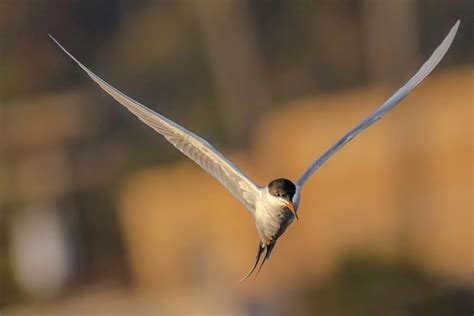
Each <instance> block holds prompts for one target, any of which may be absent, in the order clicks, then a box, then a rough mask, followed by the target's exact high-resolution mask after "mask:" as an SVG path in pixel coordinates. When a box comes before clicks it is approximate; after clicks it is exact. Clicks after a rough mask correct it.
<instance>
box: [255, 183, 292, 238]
mask: <svg viewBox="0 0 474 316" xmlns="http://www.w3.org/2000/svg"><path fill="white" fill-rule="evenodd" d="M284 207H285V202H284V201H282V200H281V199H279V198H277V197H274V196H273V195H271V194H270V193H269V192H268V189H267V188H264V189H262V194H261V199H259V201H258V202H257V203H256V208H255V221H256V223H257V231H258V233H259V235H260V240H261V241H262V242H263V243H265V241H266V240H265V239H266V238H265V237H267V238H271V237H272V236H274V235H275V234H276V232H277V231H278V229H279V228H280V217H281V214H282V211H283V208H284Z"/></svg>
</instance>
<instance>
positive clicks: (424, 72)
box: [295, 20, 459, 205]
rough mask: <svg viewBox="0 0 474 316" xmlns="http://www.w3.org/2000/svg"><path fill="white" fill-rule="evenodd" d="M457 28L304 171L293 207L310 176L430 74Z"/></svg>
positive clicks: (296, 203) (456, 25)
mask: <svg viewBox="0 0 474 316" xmlns="http://www.w3.org/2000/svg"><path fill="white" fill-rule="evenodd" d="M458 27H459V20H458V21H457V22H456V24H454V26H453V27H452V28H451V30H450V31H449V33H448V35H447V36H446V37H445V38H444V40H443V42H442V43H441V44H440V45H439V46H438V48H436V50H435V51H434V52H433V54H432V55H431V57H430V58H429V59H428V60H427V61H426V62H425V63H424V64H423V66H421V68H420V69H419V70H418V72H417V73H416V74H415V75H414V76H413V77H412V78H411V79H410V80H409V81H408V82H407V83H406V84H405V85H404V86H403V87H401V88H400V89H399V90H398V91H397V92H395V94H394V95H392V96H391V97H390V98H389V99H388V100H387V101H385V103H384V104H382V105H381V106H380V107H379V108H378V109H377V110H376V111H375V112H374V113H372V114H371V115H370V116H369V117H367V118H366V119H365V120H363V121H362V122H361V123H360V124H359V125H357V126H356V127H355V128H354V129H353V130H351V131H350V132H349V133H347V134H346V135H344V136H343V137H342V138H341V139H339V140H338V141H337V143H335V144H334V145H332V146H331V147H330V148H329V149H328V150H327V151H326V152H325V153H324V154H323V155H322V156H321V157H319V158H318V159H316V160H315V161H314V162H313V163H312V164H311V166H310V167H309V168H308V170H306V172H305V173H304V174H303V176H302V177H301V178H300V179H299V180H298V182H297V183H296V186H297V189H298V190H297V191H298V192H297V194H296V195H297V196H296V202H295V205H298V202H299V191H300V190H301V188H302V187H303V185H304V184H305V183H306V181H307V180H308V179H309V178H310V177H311V175H312V174H313V173H314V172H315V171H316V170H318V169H319V167H321V166H322V165H323V164H324V163H325V162H326V161H327V160H328V159H329V158H331V156H332V155H334V154H335V153H336V152H337V151H338V150H339V149H341V148H342V147H343V146H344V145H345V144H347V143H348V142H350V141H351V140H352V139H353V138H354V137H356V136H357V135H358V134H359V133H361V132H362V131H364V130H365V129H367V128H368V127H369V126H371V125H372V124H374V123H375V122H377V121H378V120H380V119H381V118H382V116H383V115H384V114H385V113H387V112H388V111H390V110H391V109H393V108H394V107H395V106H396V105H397V104H398V103H399V102H400V101H401V100H403V98H405V97H406V96H407V95H408V94H409V93H410V92H411V91H412V90H413V89H414V88H415V87H416V86H417V85H418V84H419V83H420V82H421V81H423V79H425V78H426V76H428V75H429V74H430V72H431V71H432V70H433V69H434V68H435V67H436V65H438V63H439V62H440V61H441V59H442V58H443V56H444V54H446V52H447V51H448V48H449V47H450V46H451V43H452V42H453V39H454V36H455V35H456V32H457V30H458Z"/></svg>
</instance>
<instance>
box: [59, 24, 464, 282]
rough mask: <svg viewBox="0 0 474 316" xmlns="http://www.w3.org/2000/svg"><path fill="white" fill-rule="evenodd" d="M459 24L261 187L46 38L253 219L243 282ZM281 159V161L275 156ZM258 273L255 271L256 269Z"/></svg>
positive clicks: (427, 68) (438, 55)
mask: <svg viewBox="0 0 474 316" xmlns="http://www.w3.org/2000/svg"><path fill="white" fill-rule="evenodd" d="M458 26H459V21H458V22H457V23H456V24H455V25H454V26H453V27H452V29H451V31H450V32H449V33H448V35H447V36H446V37H445V39H444V40H443V42H442V43H441V44H440V45H439V46H438V48H436V50H435V51H434V52H433V54H432V55H431V57H430V58H429V59H428V60H427V61H426V62H425V63H424V64H423V66H422V67H421V68H420V69H419V70H418V72H417V73H416V74H415V75H414V76H413V77H412V78H411V79H410V80H409V81H408V82H407V83H406V84H405V85H404V86H402V87H401V88H400V89H399V90H398V91H397V92H395V94H394V95H392V96H391V97H390V98H389V99H388V100H387V101H386V102H385V103H383V104H382V105H381V106H380V107H379V108H378V109H377V110H376V111H375V112H374V113H372V114H371V115H370V116H369V117H367V118H366V119H365V120H363V121H362V122H361V123H360V124H359V125H357V126H356V127H355V128H354V129H352V130H351V131H349V132H348V133H347V134H346V135H344V136H343V137H342V138H341V139H340V140H339V141H337V142H336V143H335V144H334V145H333V146H331V147H330V148H329V149H328V150H327V151H326V152H325V153H324V154H323V155H322V156H321V157H319V158H318V159H316V160H315V161H314V162H313V163H312V164H311V165H310V167H309V168H308V169H307V170H306V171H305V172H304V173H303V175H302V176H301V178H300V179H298V181H296V182H295V183H293V182H292V181H290V180H288V179H275V180H273V181H271V182H270V183H269V184H268V185H267V186H263V187H262V186H258V185H256V184H255V183H254V182H253V181H252V180H250V178H248V177H247V176H246V175H245V174H244V173H243V172H242V171H241V170H240V169H239V168H237V166H236V165H235V164H233V163H232V162H231V161H230V160H228V159H227V158H225V157H224V155H222V154H221V153H220V152H219V151H218V150H216V149H215V148H214V147H213V146H212V145H211V144H209V143H208V142H207V141H205V140H204V139H202V138H200V137H199V136H197V135H196V134H194V133H192V132H190V131H189V130H187V129H185V128H184V127H182V126H180V125H179V124H177V123H175V122H173V121H172V120H170V119H168V118H166V117H164V116H163V115H161V114H159V113H156V112H154V111H152V110H150V109H149V108H147V107H145V106H144V105H142V104H140V103H139V102H137V101H135V100H133V99H131V98H130V97H128V96H126V95H125V94H123V93H122V92H120V91H118V90H117V89H115V88H114V87H112V86H111V85H109V84H108V83H107V82H105V81H104V80H102V79H101V78H100V77H98V76H97V75H95V74H94V73H93V72H92V71H90V70H89V69H88V68H86V67H85V66H84V65H83V64H81V63H80V62H79V61H78V60H77V59H76V58H75V57H74V56H72V55H71V54H70V53H69V52H68V51H67V50H66V49H64V47H62V46H61V44H59V43H58V42H57V41H56V40H55V39H54V38H53V37H52V36H51V35H50V36H51V38H52V39H53V40H54V41H55V42H56V44H57V45H58V46H59V47H60V48H61V49H62V50H63V51H64V52H65V53H66V54H67V55H69V57H71V58H72V59H73V60H74V61H75V62H76V63H77V64H78V65H79V66H80V67H81V68H82V69H83V70H84V71H85V72H86V73H87V74H88V75H89V76H90V77H91V78H92V79H93V80H94V81H95V82H96V83H97V84H98V85H99V86H100V87H101V88H102V89H104V90H105V91H106V92H107V93H108V94H110V95H111V96H112V97H113V98H114V99H115V100H117V101H118V102H119V103H120V104H122V105H123V106H125V107H126V108H127V109H128V110H129V111H130V112H132V113H133V114H134V115H136V116H137V117H138V118H139V119H140V120H141V121H143V122H144V123H145V124H146V125H148V126H150V127H151V128H153V129H154V130H155V131H157V132H158V133H160V134H161V135H163V136H164V137H165V138H166V140H167V141H169V142H170V143H171V144H172V145H174V146H175V147H176V148H177V149H178V150H179V151H181V152H182V153H183V154H185V155H186V156H188V157H189V158H190V159H192V160H193V161H194V162H196V163H197V164H198V165H199V166H200V167H201V168H203V169H204V170H205V171H207V172H208V173H209V174H210V175H212V176H213V177H215V178H216V179H217V180H218V181H219V182H221V183H222V185H223V186H224V187H225V188H226V189H228V190H229V192H230V193H232V194H233V195H234V197H235V198H237V199H238V200H239V201H240V202H241V203H242V204H243V205H244V206H245V207H246V208H247V209H248V210H249V212H250V213H251V214H252V215H253V216H254V217H255V222H256V227H257V232H258V235H259V239H260V240H259V244H258V252H257V258H256V261H255V264H254V266H253V267H252V269H251V270H250V272H249V273H248V274H247V275H246V276H245V277H244V279H245V278H247V277H248V276H250V275H251V274H252V272H253V271H254V270H255V268H256V266H257V264H258V262H259V259H260V256H261V255H262V253H263V252H264V251H265V257H264V259H263V261H262V263H261V265H260V268H261V267H262V266H263V264H264V263H265V262H266V260H268V258H269V256H270V254H271V252H272V250H273V248H274V246H275V243H276V242H277V240H278V238H279V237H280V236H281V235H282V234H283V233H284V232H285V230H286V229H287V228H288V227H289V226H290V224H291V223H292V222H293V220H294V219H295V218H298V215H297V214H298V213H297V212H298V208H299V204H300V199H301V190H302V188H303V186H304V184H305V183H306V181H307V180H308V179H309V178H310V177H311V175H312V174H313V173H314V172H315V171H316V170H317V169H319V167H321V166H322V165H323V164H324V163H325V162H326V161H327V160H328V159H329V158H330V157H331V156H332V155H334V154H335V153H336V152H337V151H338V150H339V149H341V148H342V147H343V146H344V145H345V144H347V143H348V142H349V141H351V140H352V139H353V138H354V137H355V136H357V135H358V134H360V133H361V132H362V131H364V130H365V129H367V128H368V127H369V126H371V125H372V124H374V123H375V122H376V121H378V120H379V119H380V118H382V116H383V115H384V114H385V113H387V112H388V111H390V110H391V109H393V108H394V107H395V106H396V105H397V104H398V103H399V102H400V101H401V100H402V99H403V98H404V97H406V96H407V95H408V93H410V92H411V91H412V90H413V89H414V88H415V87H416V86H417V85H418V84H419V83H420V82H421V81H422V80H423V79H424V78H425V77H426V76H428V74H429V73H430V72H431V71H432V70H433V69H434V68H435V66H436V65H437V64H438V63H439V62H440V60H441V59H442V57H443V56H444V54H445V53H446V51H447V50H448V48H449V47H450V45H451V43H452V41H453V39H454V36H455V34H456V31H457V29H458ZM280 157H282V159H287V157H285V156H284V155H281V156H280ZM259 270H260V269H259Z"/></svg>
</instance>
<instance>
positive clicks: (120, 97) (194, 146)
mask: <svg viewBox="0 0 474 316" xmlns="http://www.w3.org/2000/svg"><path fill="white" fill-rule="evenodd" d="M50 37H51V39H52V40H53V41H54V42H55V43H56V44H57V45H58V46H59V47H60V48H61V49H62V50H63V51H64V52H65V53H66V54H67V55H68V56H69V57H71V58H72V60H74V61H75V62H76V63H77V64H78V65H79V66H80V67H81V68H82V69H83V70H84V71H85V72H86V73H87V74H88V75H89V77H91V78H92V80H94V81H95V82H96V83H97V84H98V85H99V86H100V87H101V88H102V89H103V90H105V92H107V93H108V94H110V95H111V96H112V97H113V98H114V99H115V100H117V102H119V103H120V104H122V105H123V106H125V107H126V108H127V109H128V110H129V111H130V112H132V113H133V114H134V115H135V116H137V117H138V118H139V119H140V120H141V121H142V122H144V123H145V124H146V125H148V126H150V127H151V128H153V129H154V130H155V131H157V132H158V133H160V134H161V135H163V136H164V137H165V138H166V140H167V141H169V142H170V143H171V144H173V145H174V146H175V147H176V148H177V149H178V150H180V151H181V152H182V153H183V154H185V155H186V156H188V157H189V158H191V159H192V160H193V161H194V162H196V163H197V164H198V165H199V166H200V167H201V168H203V169H204V170H206V171H207V172H208V173H209V174H210V175H212V176H213V177H214V178H216V179H217V180H219V181H220V182H221V183H222V184H223V185H224V186H225V187H226V188H227V190H229V191H230V192H231V193H232V194H233V195H234V196H235V197H236V198H237V199H238V200H239V201H240V202H242V203H243V204H244V205H245V206H246V207H247V209H248V210H249V211H250V212H251V213H252V214H254V213H255V201H256V200H257V199H258V197H259V195H260V192H261V191H260V188H259V187H258V186H257V185H255V184H254V183H253V182H252V181H251V180H250V179H249V178H248V177H247V176H246V175H245V174H244V173H243V172H242V171H240V170H239V168H237V166H236V165H235V164H233V163H232V162H231V161H230V160H228V159H227V158H225V157H224V156H223V155H222V154H221V153H220V152H219V151H217V150H216V149H215V148H214V147H212V146H211V145H210V144H209V143H208V142H207V141H205V140H204V139H202V138H201V137H199V136H197V135H195V134H194V133H192V132H190V131H188V130H187V129H185V128H184V127H182V126H180V125H178V124H176V123H175V122H173V121H171V120H170V119H168V118H166V117H164V116H163V115H161V114H159V113H156V112H154V111H152V110H151V109H149V108H147V107H146V106H144V105H142V104H140V103H138V102H137V101H135V100H133V99H131V98H129V97H128V96H126V95H125V94H123V93H122V92H120V91H118V90H117V89H115V88H114V87H112V86H111V85H109V84H108V83H107V82H105V81H104V80H102V79H101V78H100V77H98V76H97V75H95V74H94V73H93V72H92V71H90V70H89V69H87V68H86V67H85V66H84V65H83V64H81V63H80V62H79V61H78V60H77V59H76V58H75V57H74V56H72V55H71V54H70V53H69V52H68V51H67V50H66V49H65V48H64V47H63V46H62V45H61V44H59V43H58V41H56V40H55V39H54V38H53V37H52V36H51V35H50Z"/></svg>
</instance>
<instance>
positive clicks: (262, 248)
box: [240, 243, 268, 282]
mask: <svg viewBox="0 0 474 316" xmlns="http://www.w3.org/2000/svg"><path fill="white" fill-rule="evenodd" d="M265 249H266V247H263V246H262V244H260V243H259V244H258V252H257V257H256V259H255V264H254V265H253V267H252V269H250V271H249V272H248V273H247V274H246V275H245V276H244V277H243V278H242V279H240V282H242V281H244V280H246V279H247V278H248V277H249V276H250V275H252V273H253V271H254V270H255V268H256V267H257V265H258V261H259V260H260V256H261V255H262V252H263V250H265ZM267 254H268V250H267V253H266V254H265V258H267ZM261 268H262V267H261V266H260V269H261ZM260 269H259V271H260Z"/></svg>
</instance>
